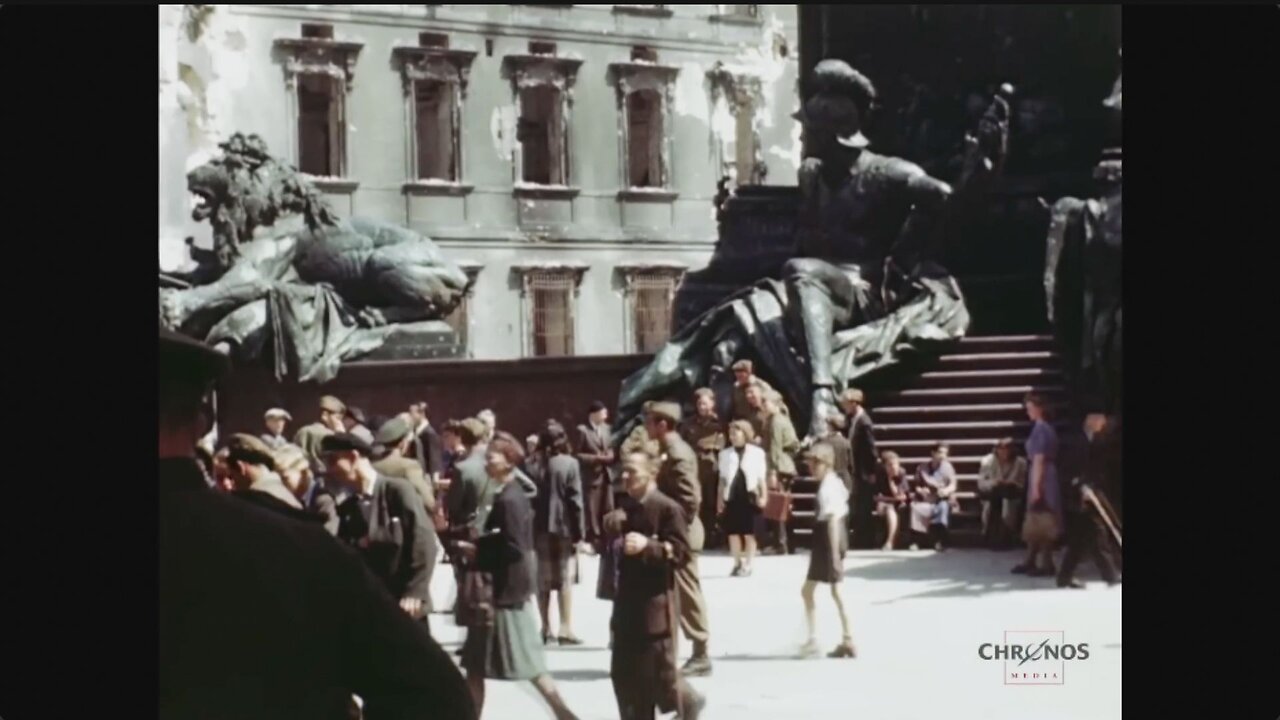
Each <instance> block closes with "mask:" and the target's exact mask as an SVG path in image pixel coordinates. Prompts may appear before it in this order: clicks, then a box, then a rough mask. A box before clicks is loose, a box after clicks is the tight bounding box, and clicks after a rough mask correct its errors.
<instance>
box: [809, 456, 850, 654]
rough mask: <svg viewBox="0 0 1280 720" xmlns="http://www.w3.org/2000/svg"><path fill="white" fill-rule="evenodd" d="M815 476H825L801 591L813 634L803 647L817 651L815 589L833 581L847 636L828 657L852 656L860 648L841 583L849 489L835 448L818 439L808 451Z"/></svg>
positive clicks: (834, 593) (847, 534)
mask: <svg viewBox="0 0 1280 720" xmlns="http://www.w3.org/2000/svg"><path fill="white" fill-rule="evenodd" d="M805 459H806V460H807V461H808V463H809V470H810V472H811V473H812V475H813V477H815V478H821V480H820V481H819V484H818V498H817V499H818V513H817V524H816V525H814V528H813V550H812V552H811V553H810V554H809V573H808V575H807V576H806V578H805V581H804V587H803V588H802V589H801V591H800V594H801V596H802V597H803V598H804V619H805V624H806V626H807V627H808V631H809V638H808V640H807V641H806V642H805V644H804V645H803V646H802V647H801V648H800V654H801V656H804V657H812V656H814V655H817V654H818V652H819V650H818V642H817V637H816V633H815V628H814V602H813V593H814V591H815V590H816V589H817V586H818V583H829V584H830V585H831V599H832V600H834V601H835V603H836V610H837V611H838V612H839V614H840V626H841V629H842V630H843V637H842V639H841V642H840V644H839V645H837V646H836V649H835V650H833V651H831V652H830V653H829V654H828V655H827V657H832V658H846V657H847V658H851V657H856V656H857V652H856V651H855V650H854V647H853V635H852V633H851V632H850V630H849V615H848V613H846V612H845V609H844V598H843V597H842V596H841V594H840V583H841V582H842V581H843V580H844V554H845V551H846V550H847V549H848V541H849V533H848V532H847V531H846V530H845V518H846V517H847V516H848V514H849V489H848V488H846V487H845V486H844V481H842V480H841V479H840V476H839V475H837V474H836V473H835V470H834V469H833V467H834V465H835V452H834V451H833V450H832V448H831V446H830V445H829V444H827V443H825V442H819V443H815V444H814V445H813V447H811V448H810V449H809V451H808V452H807V453H806V454H805Z"/></svg>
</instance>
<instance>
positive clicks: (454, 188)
mask: <svg viewBox="0 0 1280 720" xmlns="http://www.w3.org/2000/svg"><path fill="white" fill-rule="evenodd" d="M400 187H401V190H402V191H403V192H404V194H405V195H438V196H444V197H465V196H467V195H470V194H471V191H472V190H475V189H476V186H475V185H470V184H467V183H459V182H449V181H447V180H410V181H408V182H405V183H404V184H403V185H401V186H400Z"/></svg>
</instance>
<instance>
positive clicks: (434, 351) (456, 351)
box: [360, 320, 466, 360]
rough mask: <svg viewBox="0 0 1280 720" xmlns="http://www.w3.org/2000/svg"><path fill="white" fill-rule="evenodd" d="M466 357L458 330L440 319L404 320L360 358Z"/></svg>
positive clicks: (448, 358)
mask: <svg viewBox="0 0 1280 720" xmlns="http://www.w3.org/2000/svg"><path fill="white" fill-rule="evenodd" d="M464 357H466V348H464V347H463V346H462V344H461V343H460V342H459V339H458V333H457V332H455V331H454V330H453V328H451V327H449V325H448V323H446V322H444V321H443V320H428V321H425V322H416V323H405V324H403V325H399V326H397V327H396V328H395V329H394V330H392V331H391V334H390V335H389V336H388V337H387V339H386V341H385V342H384V343H383V345H382V347H380V348H378V349H377V350H374V351H373V352H371V353H369V354H368V355H365V356H364V357H361V358H360V360H450V359H461V358H464Z"/></svg>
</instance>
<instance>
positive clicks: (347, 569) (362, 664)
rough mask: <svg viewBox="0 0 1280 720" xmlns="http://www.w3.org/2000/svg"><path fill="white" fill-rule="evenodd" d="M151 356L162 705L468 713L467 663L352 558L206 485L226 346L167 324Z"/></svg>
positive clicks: (171, 712)
mask: <svg viewBox="0 0 1280 720" xmlns="http://www.w3.org/2000/svg"><path fill="white" fill-rule="evenodd" d="M159 355H160V373H159V374H160V383H159V385H160V412H159V415H160V418H159V420H160V422H159V425H160V428H159V429H160V432H159V451H160V454H159V458H160V461H159V476H160V477H159V537H158V542H159V555H160V558H159V586H160V587H159V590H160V605H159V645H160V655H159V663H158V667H159V673H160V682H159V685H160V688H159V706H160V711H159V717H160V718H162V719H165V720H168V719H170V718H172V719H174V720H179V719H184V718H196V717H200V718H238V719H240V720H257V719H258V718H261V719H263V720H267V719H268V718H270V719H272V720H282V719H287V718H342V717H346V716H347V712H348V709H349V708H350V707H351V699H352V695H353V694H354V695H358V696H360V698H361V699H362V700H363V703H364V717H365V718H366V719H367V720H378V718H393V717H394V718H400V717H432V718H457V719H458V720H471V719H472V718H474V717H475V708H474V704H473V703H472V700H471V696H470V694H469V693H468V692H467V688H466V685H465V683H464V681H463V679H462V675H461V674H460V673H459V672H458V670H457V669H456V668H455V667H454V665H453V663H452V662H451V661H450V659H449V657H448V656H447V655H446V654H445V653H444V651H443V650H441V649H440V647H439V646H438V645H437V644H436V643H435V642H434V641H433V640H432V639H431V638H430V636H428V635H427V634H426V633H425V632H422V630H421V629H420V628H419V627H418V626H417V624H415V623H414V622H413V621H412V620H410V619H409V618H408V617H406V616H405V614H404V613H403V612H401V611H400V610H399V609H398V608H397V607H396V605H395V603H394V602H393V601H392V599H391V598H390V597H389V596H388V595H387V593H386V590H385V589H383V588H382V587H381V585H380V584H379V583H378V581H377V579H376V578H374V577H373V576H372V575H371V574H370V573H369V571H368V570H367V569H366V568H365V567H364V565H363V564H362V563H361V562H360V560H359V558H358V557H356V556H355V555H354V554H353V553H351V552H350V551H349V550H347V549H345V548H343V547H342V546H341V545H340V544H338V543H335V542H334V541H333V538H331V537H329V535H328V534H327V533H325V531H324V529H323V528H321V527H319V526H317V525H312V524H310V523H303V522H296V521H294V520H291V519H288V518H285V517H281V516H280V515H277V514H274V513H271V512H267V511H265V510H263V509H262V508H259V507H255V506H254V505H252V504H251V503H247V502H244V501H242V500H239V499H236V498H234V497H230V496H227V495H224V494H221V493H217V492H214V491H212V490H210V489H209V487H208V485H207V483H206V482H205V481H204V479H203V477H202V475H201V473H200V469H199V467H198V466H197V465H196V462H195V457H194V452H195V443H196V440H197V439H198V438H199V437H201V436H202V435H204V433H205V430H206V429H207V428H208V424H209V423H210V422H211V418H210V417H208V416H207V415H205V416H204V417H202V407H201V406H202V401H203V398H204V397H205V394H206V392H207V391H208V390H209V389H210V387H211V384H212V381H213V380H214V379H215V377H217V376H218V375H219V374H221V373H222V372H224V371H225V368H226V362H225V359H224V358H223V357H222V356H220V355H218V354H217V353H215V352H213V351H212V350H211V349H209V348H207V347H205V346H203V345H201V344H200V343H196V342H195V341H192V340H190V339H187V338H185V337H182V336H179V335H176V334H174V333H169V332H166V331H161V333H160V353H159ZM246 597H251V598H253V599H254V602H249V603H246V602H245V598H246ZM326 627H335V628H342V632H335V633H326V632H317V628H326Z"/></svg>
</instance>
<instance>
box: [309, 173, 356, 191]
mask: <svg viewBox="0 0 1280 720" xmlns="http://www.w3.org/2000/svg"><path fill="white" fill-rule="evenodd" d="M302 177H303V178H304V179H306V181H307V182H309V183H311V184H312V185H315V186H316V189H317V190H319V191H320V192H325V193H330V194H333V195H350V194H352V193H354V192H355V191H356V189H357V188H359V187H360V181H359V180H352V179H350V178H338V177H317V176H315V175H306V174H304V175H303V176H302Z"/></svg>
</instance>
